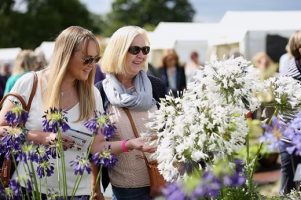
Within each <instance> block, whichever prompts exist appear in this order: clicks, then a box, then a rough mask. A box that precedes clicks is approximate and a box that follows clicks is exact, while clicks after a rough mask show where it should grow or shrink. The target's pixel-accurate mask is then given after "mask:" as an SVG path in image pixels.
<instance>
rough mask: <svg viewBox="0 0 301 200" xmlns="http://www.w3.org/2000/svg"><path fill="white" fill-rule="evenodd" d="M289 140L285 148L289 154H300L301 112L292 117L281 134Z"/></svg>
mask: <svg viewBox="0 0 301 200" xmlns="http://www.w3.org/2000/svg"><path fill="white" fill-rule="evenodd" d="M283 135H284V136H285V137H286V138H288V139H289V140H290V141H291V142H290V144H288V145H287V146H288V147H287V148H286V150H287V152H288V153H289V154H296V155H299V156H300V155H301V112H299V113H298V114H297V116H296V118H294V119H293V120H292V121H291V122H290V124H289V126H288V128H287V129H286V130H285V131H284V134H283Z"/></svg>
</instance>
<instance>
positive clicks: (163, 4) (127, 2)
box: [103, 0, 195, 36]
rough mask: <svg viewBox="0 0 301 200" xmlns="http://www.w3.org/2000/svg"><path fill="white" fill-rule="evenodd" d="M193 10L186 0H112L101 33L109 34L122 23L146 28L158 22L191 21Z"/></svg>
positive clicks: (154, 25)
mask: <svg viewBox="0 0 301 200" xmlns="http://www.w3.org/2000/svg"><path fill="white" fill-rule="evenodd" d="M194 14H195V10H194V9H193V7H192V5H191V4H190V3H189V1H188V0H156V1H154V0H114V2H113V3H112V11H111V12H110V13H108V14H107V15H106V16H105V23H104V25H103V26H104V27H103V34H104V35H106V36H110V35H111V34H112V33H113V32H114V31H115V30H117V29H118V28H119V27H121V26H124V25H137V26H141V27H144V28H146V29H148V30H152V29H154V27H156V26H157V25H158V23H159V22H161V21H165V22H191V21H192V19H193V16H194Z"/></svg>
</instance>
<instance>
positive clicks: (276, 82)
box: [265, 76, 301, 113]
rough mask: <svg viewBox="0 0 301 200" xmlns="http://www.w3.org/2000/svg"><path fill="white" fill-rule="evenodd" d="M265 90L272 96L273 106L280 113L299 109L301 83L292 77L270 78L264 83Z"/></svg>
mask: <svg viewBox="0 0 301 200" xmlns="http://www.w3.org/2000/svg"><path fill="white" fill-rule="evenodd" d="M265 88H266V89H267V90H270V91H271V92H272V94H273V96H274V105H275V107H276V108H277V109H278V110H279V112H280V113H283V112H287V111H290V110H293V109H296V108H300V107H301V82H300V81H297V80H296V79H294V78H292V77H286V76H279V77H272V78H269V79H268V80H266V81H265Z"/></svg>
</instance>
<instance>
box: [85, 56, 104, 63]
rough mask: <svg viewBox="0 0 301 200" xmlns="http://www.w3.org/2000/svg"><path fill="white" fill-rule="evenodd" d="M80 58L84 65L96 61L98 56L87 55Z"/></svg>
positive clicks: (98, 58)
mask: <svg viewBox="0 0 301 200" xmlns="http://www.w3.org/2000/svg"><path fill="white" fill-rule="evenodd" d="M82 60H83V64H84V65H88V64H89V65H91V64H92V63H93V62H94V63H98V61H99V60H100V56H95V57H92V56H87V57H85V58H82Z"/></svg>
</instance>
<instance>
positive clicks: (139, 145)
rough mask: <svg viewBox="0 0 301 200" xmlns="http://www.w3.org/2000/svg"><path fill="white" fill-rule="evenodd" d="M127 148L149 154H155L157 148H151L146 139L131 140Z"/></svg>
mask: <svg viewBox="0 0 301 200" xmlns="http://www.w3.org/2000/svg"><path fill="white" fill-rule="evenodd" d="M126 147H127V149H129V150H133V149H136V150H139V151H143V152H148V153H154V152H155V151H156V150H157V148H156V147H153V146H150V145H149V144H148V143H146V141H145V138H141V137H140V138H135V139H130V140H128V141H127V142H126Z"/></svg>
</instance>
